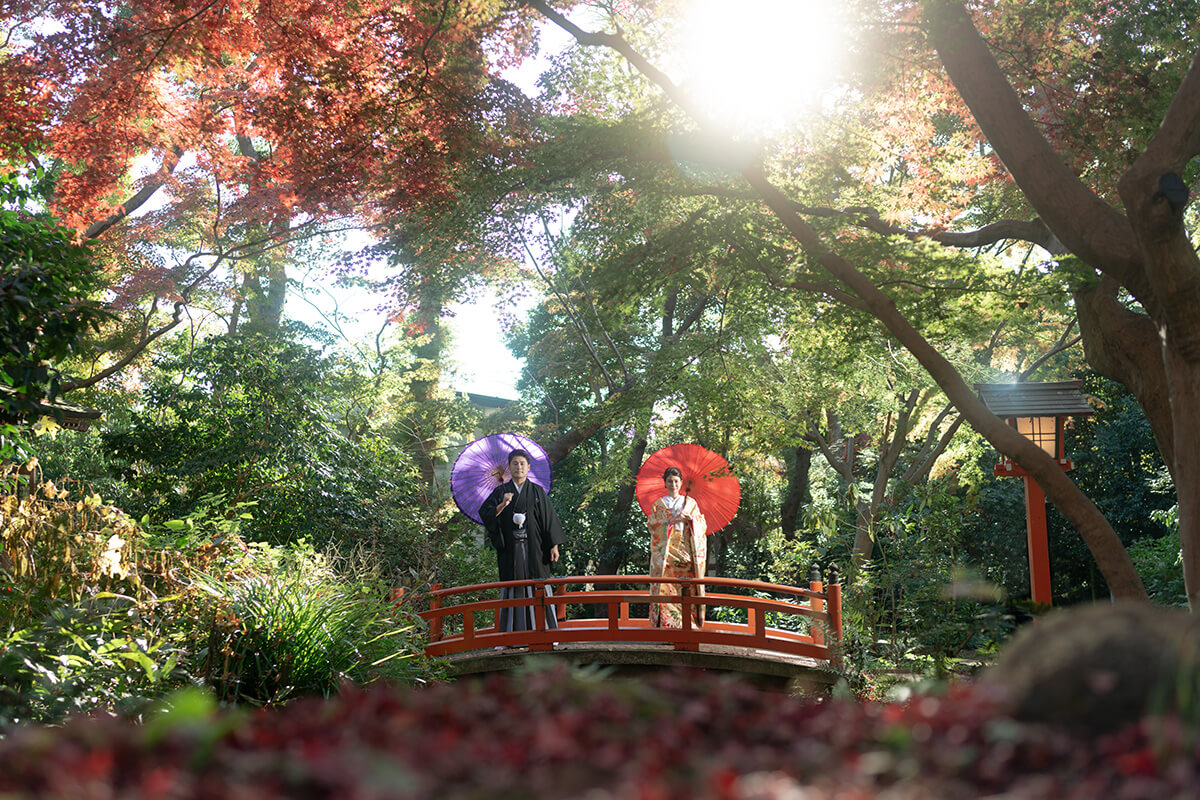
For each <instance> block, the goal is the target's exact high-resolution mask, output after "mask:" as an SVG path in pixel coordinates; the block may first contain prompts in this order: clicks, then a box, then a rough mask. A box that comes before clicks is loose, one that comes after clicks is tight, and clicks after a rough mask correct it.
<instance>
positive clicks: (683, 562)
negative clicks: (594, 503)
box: [646, 467, 708, 628]
mask: <svg viewBox="0 0 1200 800" xmlns="http://www.w3.org/2000/svg"><path fill="white" fill-rule="evenodd" d="M663 484H664V485H665V486H666V487H667V494H666V496H665V497H660V498H659V499H658V500H655V501H654V506H653V507H652V508H651V509H650V515H649V516H648V517H647V518H646V524H647V525H649V527H650V575H651V576H652V577H655V578H702V577H704V569H705V564H706V562H707V560H708V539H707V537H706V535H705V534H706V532H707V530H708V526H707V524H706V523H705V521H704V514H702V513H701V512H700V506H699V505H698V504H697V503H696V501H695V499H693V498H691V497H688V496H687V495H683V494H680V493H679V490H680V488H681V487H682V486H683V475H682V473H680V471H679V470H678V469H677V468H676V467H668V468H667V469H666V471H665V472H663ZM651 588H652V589H653V590H654V592H655V593H656V594H661V595H678V594H679V593H680V586H679V584H656V585H654V586H652V587H651ZM694 594H696V595H703V594H704V589H703V587H696V590H695V592H694ZM694 609H695V616H694V617H693V624H695V625H703V624H704V607H703V606H694ZM650 624H651V625H653V626H655V627H659V628H681V627H683V610H682V606H681V605H680V604H678V603H651V604H650Z"/></svg>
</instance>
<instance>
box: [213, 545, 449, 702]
mask: <svg viewBox="0 0 1200 800" xmlns="http://www.w3.org/2000/svg"><path fill="white" fill-rule="evenodd" d="M252 551H253V552H254V553H255V555H254V557H253V558H251V559H250V560H249V561H248V563H247V564H246V568H245V570H244V571H242V572H240V573H234V574H229V575H226V576H224V577H219V576H216V575H211V574H209V575H198V576H197V577H196V580H195V582H196V586H197V587H198V588H199V589H201V590H202V591H203V592H204V593H206V594H207V595H208V598H209V609H208V612H209V613H208V615H207V617H206V619H205V623H204V624H205V626H206V627H207V635H206V642H205V644H204V646H203V647H202V648H201V649H200V650H199V651H198V653H197V656H198V664H197V670H198V672H199V674H201V675H202V676H203V680H204V681H205V682H206V683H207V684H208V685H209V686H211V687H212V688H213V690H214V691H215V692H216V694H217V697H218V698H220V699H221V700H224V701H231V702H248V703H253V704H273V703H279V702H282V701H285V700H288V699H290V698H292V697H295V696H298V695H308V694H317V695H326V696H328V695H330V694H332V693H333V692H334V691H335V690H336V689H337V687H338V686H339V685H340V684H341V683H342V682H344V681H353V682H357V683H369V682H371V681H373V680H376V679H379V678H387V679H390V680H395V681H412V680H415V679H417V678H419V677H421V676H423V675H424V674H425V673H426V672H427V671H429V670H430V669H431V667H430V665H428V664H427V663H426V662H425V661H424V657H423V654H422V652H421V651H422V648H423V642H422V641H420V639H419V637H418V636H417V630H418V626H417V622H416V620H415V618H407V617H406V616H402V615H401V614H400V612H398V611H397V609H396V608H394V607H393V604H392V601H391V599H390V586H389V585H388V584H387V583H386V582H385V581H384V580H383V579H382V578H380V577H378V575H377V573H376V572H375V571H374V570H373V569H372V568H371V567H370V566H369V565H366V564H363V563H359V564H353V563H347V562H346V560H345V559H343V566H349V567H350V569H349V570H348V571H347V572H348V574H347V573H339V571H338V570H337V569H335V568H334V564H333V563H332V561H331V558H330V557H329V556H327V555H322V554H319V553H316V552H314V551H313V550H312V549H311V548H309V547H307V546H305V545H304V544H300V545H298V546H293V547H282V548H272V547H266V546H261V545H260V546H255V547H253V548H252ZM398 617H400V618H399V619H398Z"/></svg>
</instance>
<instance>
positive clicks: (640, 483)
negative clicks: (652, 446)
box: [637, 444, 742, 534]
mask: <svg viewBox="0 0 1200 800" xmlns="http://www.w3.org/2000/svg"><path fill="white" fill-rule="evenodd" d="M667 467H678V468H679V471H680V472H682V473H683V487H682V488H681V489H680V491H681V492H683V493H684V494H686V495H688V496H690V497H693V498H695V500H696V503H697V504H698V505H699V506H700V513H701V514H703V515H704V519H705V521H706V522H707V523H708V532H709V533H710V534H712V533H715V532H717V531H719V530H721V528H724V527H725V526H726V525H728V524H729V521H730V520H732V519H733V516H734V514H736V513H737V510H738V503H740V502H741V500H742V487H741V486H739V485H738V479H737V478H736V477H734V475H733V473H731V472H730V471H729V464H728V463H727V462H726V461H725V459H723V458H721V456H719V455H717V454H716V453H714V452H712V451H711V450H705V449H704V448H703V447H701V446H700V445H698V444H673V445H671V446H670V447H664V448H663V449H661V450H659V451H658V452H656V453H654V454H653V455H651V456H650V457H649V458H647V459H646V462H645V463H644V464H642V468H641V469H639V470H638V474H637V499H638V504H639V505H641V507H642V511H643V513H645V514H646V515H647V516H649V515H650V511H651V510H652V509H653V508H654V501H655V500H657V499H658V498H660V497H663V496H664V495H666V493H667V487H666V486H664V485H663V477H662V475H663V472H664V471H665V470H666V468H667Z"/></svg>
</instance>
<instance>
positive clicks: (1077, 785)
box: [0, 669, 1200, 800]
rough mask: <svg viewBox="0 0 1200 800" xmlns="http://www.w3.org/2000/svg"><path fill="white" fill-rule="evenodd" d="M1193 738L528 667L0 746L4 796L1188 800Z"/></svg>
mask: <svg viewBox="0 0 1200 800" xmlns="http://www.w3.org/2000/svg"><path fill="white" fill-rule="evenodd" d="M1195 733H1196V731H1195V729H1194V728H1191V729H1188V728H1185V727H1183V726H1181V725H1179V724H1177V723H1174V722H1172V721H1170V720H1161V719H1160V720H1146V721H1143V722H1142V723H1140V724H1137V725H1134V726H1131V727H1129V728H1127V729H1125V730H1123V731H1121V732H1120V733H1117V734H1114V735H1109V736H1105V737H1100V738H1094V739H1087V738H1080V737H1076V736H1072V735H1070V734H1068V733H1066V732H1065V731H1063V730H1058V729H1054V728H1050V727H1046V726H1044V725H1032V724H1022V723H1018V722H1015V721H1013V720H1012V719H1011V718H1009V717H1007V716H1006V715H1005V714H1004V713H1003V712H1002V710H1001V707H1000V706H999V705H998V704H997V703H996V702H994V701H993V700H992V699H989V697H987V696H986V695H985V694H984V693H983V691H982V690H981V689H978V688H975V687H972V686H971V685H962V686H959V687H957V688H952V689H951V690H950V691H948V692H947V693H945V694H943V695H941V696H938V697H921V698H918V699H915V700H913V701H910V702H908V703H905V704H890V705H889V704H860V703H856V702H852V701H849V700H845V701H843V700H829V701H824V702H817V701H812V700H800V699H793V698H787V697H784V696H782V695H779V694H773V693H767V692H761V691H759V690H756V689H753V688H751V687H749V686H746V685H744V684H740V683H736V682H734V681H732V680H731V679H728V678H718V677H712V676H707V675H701V674H695V673H673V674H664V675H660V676H658V677H654V678H650V679H646V680H642V681H636V682H635V681H615V680H599V679H597V678H595V677H591V678H589V677H588V676H587V675H586V674H585V675H582V676H581V675H571V674H568V673H566V672H564V671H560V670H558V669H532V670H530V671H527V672H526V673H524V674H522V675H520V676H516V677H508V678H500V677H496V678H491V679H489V680H487V681H485V682H480V683H467V682H462V683H456V684H447V685H435V686H429V687H425V688H420V689H413V690H406V689H389V688H386V687H378V686H376V687H372V688H368V689H360V688H347V689H346V690H345V691H344V692H343V693H342V694H341V695H340V696H338V697H336V698H333V699H330V700H302V701H298V702H295V703H292V704H290V705H288V706H286V707H283V708H279V709H273V710H260V711H255V712H220V713H213V712H212V711H211V709H210V708H209V707H208V706H207V705H206V701H203V700H202V699H201V698H199V697H198V696H186V695H185V696H180V697H177V698H176V699H175V702H174V704H173V709H172V710H171V711H168V712H165V713H163V714H161V715H159V716H157V717H152V718H151V719H150V720H149V721H148V722H146V723H144V724H135V723H133V722H129V721H122V720H115V719H100V718H94V719H77V720H74V721H72V722H70V723H69V724H67V725H66V726H64V727H62V728H57V729H51V728H26V729H21V730H18V731H16V732H14V733H13V734H12V735H11V736H9V737H8V738H7V739H5V740H4V741H2V742H0V798H4V800H8V799H9V798H24V797H38V798H70V800H88V799H90V798H122V799H125V800H136V799H137V798H164V799H165V798H213V800H217V799H218V798H219V799H220V800H231V799H232V800H236V799H237V798H255V799H256V800H260V799H261V798H278V797H289V798H338V799H339V800H359V799H360V798H362V799H364V800H365V799H366V798H371V799H372V800H376V799H378V800H384V799H385V798H389V799H390V798H422V800H423V799H424V798H451V799H453V798H488V799H489V800H492V799H493V798H584V799H586V800H604V799H605V798H641V799H643V800H651V799H653V800H668V799H671V800H673V799H674V798H680V799H682V798H739V799H740V800H751V799H753V800H826V799H827V798H838V799H839V800H841V799H844V798H949V799H950V800H953V799H954V798H977V797H1002V798H1054V800H1069V799H1071V798H1080V800H1084V799H1085V798H1086V800H1096V798H1107V799H1112V798H1154V799H1155V800H1170V799H1171V798H1189V800H1191V798H1195V797H1197V796H1200V769H1198V767H1197V763H1198V762H1197V758H1196V756H1197V749H1196V741H1195V738H1196V737H1195Z"/></svg>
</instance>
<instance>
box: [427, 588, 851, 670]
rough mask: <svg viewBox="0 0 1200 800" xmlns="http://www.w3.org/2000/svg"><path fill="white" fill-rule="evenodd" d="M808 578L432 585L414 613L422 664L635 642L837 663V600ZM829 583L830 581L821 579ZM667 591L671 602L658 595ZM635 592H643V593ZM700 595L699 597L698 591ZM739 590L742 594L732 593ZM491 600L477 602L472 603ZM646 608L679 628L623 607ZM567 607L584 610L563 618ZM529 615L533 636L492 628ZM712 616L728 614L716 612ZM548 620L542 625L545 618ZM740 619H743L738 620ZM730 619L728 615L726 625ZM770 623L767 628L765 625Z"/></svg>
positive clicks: (832, 592) (839, 605)
mask: <svg viewBox="0 0 1200 800" xmlns="http://www.w3.org/2000/svg"><path fill="white" fill-rule="evenodd" d="M816 577H817V576H815V575H814V580H812V581H811V582H810V584H809V587H808V588H807V589H802V588H799V587H795V586H782V585H780V584H773V583H764V582H761V581H746V580H738V579H735V578H655V577H651V576H649V575H587V576H581V577H568V578H549V579H546V580H537V581H503V582H497V583H482V584H476V585H473V586H457V587H453V588H442V587H441V586H439V585H436V584H435V585H434V586H433V587H432V591H431V592H430V608H429V610H428V611H423V612H421V616H422V617H424V618H425V619H426V620H427V621H428V623H429V644H428V646H427V647H426V653H428V654H429V655H431V656H444V655H452V654H454V653H462V652H466V651H469V650H485V649H489V648H493V647H500V646H503V647H528V648H529V649H530V650H531V651H540V650H551V649H553V647H554V645H555V644H556V643H563V644H565V643H573V642H638V643H652V644H669V645H672V646H673V647H674V648H675V649H676V650H698V649H699V647H700V645H705V644H707V645H722V646H730V647H742V648H752V649H755V650H762V651H768V652H772V653H780V654H785V655H793V656H802V657H807V658H812V659H816V660H820V661H827V662H829V663H830V664H832V665H834V666H838V665H840V664H841V643H842V593H841V585H840V584H838V583H837V582H836V578H835V582H833V583H831V584H830V585H828V586H825V585H823V584H822V582H821V581H820V580H817V579H816ZM831 577H833V576H831ZM664 585H676V586H678V587H679V589H680V593H679V594H663V593H661V592H660V591H658V587H660V586H664ZM547 586H549V587H551V594H547V593H546V589H545V587H547ZM524 587H530V588H531V589H532V593H533V596H532V597H513V598H510V599H503V600H502V599H500V597H499V594H500V591H501V590H502V589H506V588H512V589H518V588H524ZM643 587H644V588H643ZM701 589H702V590H703V592H702V593H701V591H700V590H701ZM735 591H740V592H744V593H742V594H734V593H732V592H735ZM480 593H489V594H490V593H495V594H496V595H497V596H496V597H494V598H489V599H484V600H477V599H472V597H471V596H472V595H474V596H478V595H479V594H480ZM650 603H658V604H664V605H665V604H675V605H679V606H681V611H682V617H683V626H682V627H681V628H660V627H655V626H653V625H651V624H650V620H649V619H648V617H644V616H641V615H640V614H639V615H638V616H633V615H632V614H631V608H633V607H635V606H639V607H640V606H648V605H649V604H650ZM572 606H575V607H579V606H583V607H586V610H584V611H583V612H582V613H583V614H594V613H595V610H596V609H599V610H601V612H602V614H601V616H580V612H576V613H575V614H570V613H568V609H569V608H570V607H572ZM697 606H703V607H704V608H705V609H706V613H707V616H708V617H709V618H708V619H706V620H705V621H704V622H703V624H696V622H695V620H694V618H693V613H692V612H693V610H694V609H695V608H696V607H697ZM529 607H533V609H534V614H533V617H534V624H535V627H534V629H533V630H527V631H500V630H499V629H498V628H497V627H496V624H495V622H494V621H493V622H491V623H490V624H487V626H486V627H482V626H480V625H478V624H477V622H478V621H480V620H481V619H486V617H487V616H488V612H490V613H491V618H492V620H497V619H499V618H500V611H501V610H502V609H505V608H510V609H525V608H529ZM718 609H734V611H733V612H724V613H722V612H720V611H718ZM548 610H549V614H550V615H551V616H552V617H554V618H555V619H556V620H557V621H558V627H557V628H550V627H548V626H547V625H546V619H547V612H548ZM743 613H744V619H745V621H744V622H742V621H741V619H740V618H741V617H742V614H743ZM730 617H738V618H739V619H737V620H735V621H729V618H730ZM768 622H771V623H773V624H768Z"/></svg>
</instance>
